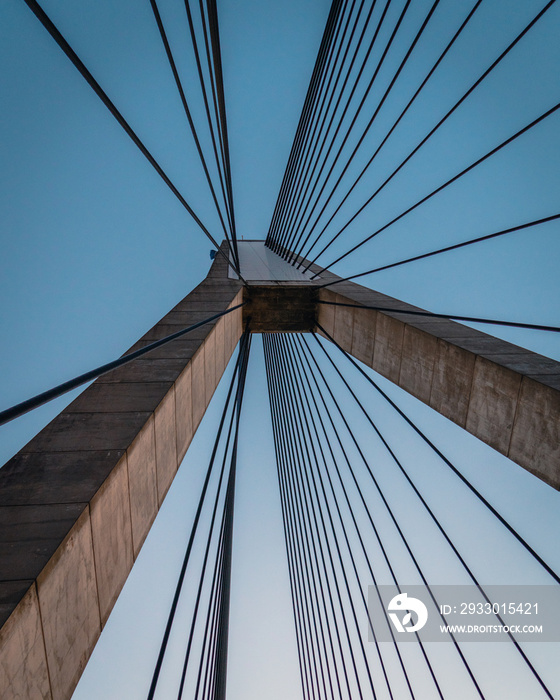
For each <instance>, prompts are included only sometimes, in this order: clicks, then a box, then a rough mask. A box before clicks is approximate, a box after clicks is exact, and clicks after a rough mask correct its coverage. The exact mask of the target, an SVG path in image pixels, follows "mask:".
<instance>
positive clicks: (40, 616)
mask: <svg viewBox="0 0 560 700" xmlns="http://www.w3.org/2000/svg"><path fill="white" fill-rule="evenodd" d="M31 588H33V589H34V591H35V597H36V598H37V611H38V613H39V624H40V625H41V639H42V640H43V653H44V655H45V668H46V669H47V679H48V683H49V691H50V694H51V698H54V695H53V686H52V681H51V670H50V668H49V657H48V655H47V643H46V641H45V628H44V625H43V611H42V610H41V602H40V600H39V590H38V589H37V579H35V581H33V585H32V586H31Z"/></svg>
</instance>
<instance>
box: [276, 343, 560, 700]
mask: <svg viewBox="0 0 560 700" xmlns="http://www.w3.org/2000/svg"><path fill="white" fill-rule="evenodd" d="M314 339H315V341H316V343H315V345H314V347H312V345H313V341H311V344H310V342H309V341H308V340H307V336H305V335H300V334H293V335H289V334H269V335H264V336H263V340H264V351H265V363H266V371H267V380H268V387H269V398H270V406H271V414H272V421H273V432H274V443H275V451H276V459H277V470H278V483H279V488H280V494H281V504H282V513H283V521H284V532H285V540H286V552H287V557H288V566H289V573H290V583H291V592H292V602H293V612H294V624H295V628H296V633H297V644H298V654H299V661H300V676H301V683H302V691H303V696H304V698H305V699H306V700H307V699H308V698H313V699H315V698H333V700H334V698H351V697H352V698H353V697H360V698H376V697H390V698H399V699H400V698H408V697H411V698H415V697H418V698H419V697H425V696H426V695H425V693H426V687H427V686H426V684H427V683H429V684H430V685H431V688H432V691H433V693H434V696H438V697H440V698H444V697H450V695H449V692H450V688H449V687H446V680H447V676H448V674H447V669H446V668H443V667H442V661H441V657H440V656H439V655H438V654H436V653H434V651H433V648H430V647H429V646H426V644H425V641H424V640H423V639H422V633H421V632H417V633H416V635H417V641H418V648H419V651H418V650H417V651H416V656H415V658H412V657H411V656H410V655H409V653H408V650H405V649H404V648H403V647H402V645H398V644H392V645H387V644H378V643H375V642H376V629H375V627H372V626H371V622H370V630H369V631H370V635H371V639H372V640H373V642H374V644H373V645H369V646H368V645H366V644H364V630H365V627H364V621H365V620H367V619H368V618H367V615H368V601H367V599H366V594H365V591H366V589H367V586H368V584H374V585H376V586H377V585H378V584H380V583H382V584H386V583H388V582H390V583H391V584H393V585H395V586H396V587H397V590H399V592H400V591H401V588H400V586H401V585H403V584H405V583H410V577H411V576H414V577H415V579H419V580H421V581H422V583H423V584H424V585H425V586H426V589H427V590H428V592H429V593H430V595H431V596H432V599H433V603H434V605H435V607H436V608H437V609H439V607H438V601H437V599H436V598H435V594H434V592H433V587H432V585H431V583H430V574H429V573H428V569H429V566H427V565H426V563H425V562H423V561H422V553H421V552H419V551H415V550H417V546H415V545H414V544H411V542H410V540H411V538H410V536H409V528H410V522H407V520H408V519H407V518H405V521H404V522H403V521H402V511H401V510H400V509H399V507H398V500H396V499H398V496H397V495H396V494H395V493H393V491H394V489H392V488H391V489H389V490H387V479H388V476H387V474H386V473H384V472H385V471H386V469H387V467H382V466H381V463H380V459H381V455H379V457H376V458H372V456H371V450H369V449H367V444H368V443H371V442H372V437H371V436H370V435H368V434H367V431H364V430H361V431H358V432H357V431H356V430H355V429H354V427H353V425H352V424H351V422H350V419H349V415H348V403H349V402H350V403H351V404H353V405H354V407H355V408H356V410H357V411H358V412H360V413H361V414H362V416H363V419H364V420H365V421H366V422H367V424H368V425H369V430H370V431H371V433H372V435H373V436H374V438H373V439H375V440H376V441H377V443H378V444H379V448H378V451H380V452H384V453H385V455H386V456H387V457H388V458H389V461H390V462H392V464H393V467H394V470H395V473H396V474H399V475H400V477H402V479H403V482H402V483H403V484H404V485H405V486H406V488H408V489H410V490H411V493H412V494H413V495H414V498H415V499H416V504H417V506H416V507H417V508H418V509H420V510H421V511H423V512H424V514H425V516H426V517H427V518H428V520H429V521H430V522H431V523H432V525H433V527H434V528H435V530H434V532H435V534H434V541H433V542H432V543H431V546H432V547H439V548H441V549H442V550H444V549H445V550H446V552H447V554H446V556H450V557H452V558H454V559H455V561H456V562H457V567H458V569H459V570H461V571H463V574H464V576H466V578H467V580H470V581H471V583H472V584H473V585H475V586H477V587H478V589H479V591H480V594H481V596H482V599H483V600H485V601H487V602H491V601H490V598H489V597H488V595H487V594H486V592H485V590H484V587H483V586H482V585H481V582H480V580H479V578H478V576H477V574H476V573H475V564H474V563H471V562H468V561H467V559H466V558H465V556H464V555H463V554H462V553H461V551H460V544H459V543H456V542H455V541H454V539H453V538H452V537H451V536H450V534H449V532H448V529H447V526H446V524H445V522H444V521H443V520H442V519H441V517H440V516H439V515H438V513H437V512H436V511H435V510H434V509H433V507H432V506H431V505H430V503H429V500H428V497H427V496H426V495H425V494H424V493H423V489H425V485H424V486H421V485H420V484H418V483H417V482H416V479H415V477H414V476H412V475H411V472H410V470H409V468H408V467H407V466H406V465H405V464H404V463H403V461H402V460H401V459H400V458H399V457H398V455H397V450H396V448H395V446H392V445H391V444H390V440H389V438H388V437H386V436H385V435H383V433H382V432H381V429H380V428H379V425H378V423H377V421H376V420H375V419H374V418H373V417H372V415H371V414H370V411H368V409H366V408H365V406H364V405H363V403H362V402H361V401H360V399H359V398H358V396H357V394H356V393H355V392H354V390H353V389H352V388H351V386H350V383H349V381H348V379H347V378H346V377H345V374H346V372H345V371H344V368H347V367H348V366H349V363H344V360H342V364H341V362H340V358H337V359H334V358H333V357H332V352H329V351H328V350H327V349H326V347H325V344H324V343H322V342H320V341H319V340H318V338H317V336H314ZM330 340H331V341H332V339H330ZM314 348H317V350H318V352H319V355H321V357H323V360H321V359H320V357H318V355H317V352H316V351H315V349H314ZM341 354H345V353H343V352H342V351H341ZM348 359H349V360H350V361H352V360H351V358H348ZM352 362H353V361H352ZM362 371H363V370H362ZM364 375H365V376H366V377H368V379H369V381H370V382H371V383H373V384H374V385H375V383H374V382H373V380H372V379H371V378H370V377H369V375H367V374H366V373H365V372H364ZM335 387H340V389H341V392H342V393H341V394H339V395H337V393H338V392H336V389H335ZM375 387H376V389H377V391H378V392H381V394H380V395H382V396H383V397H384V398H385V399H386V401H387V405H388V406H389V407H391V408H392V409H393V410H395V411H397V412H398V413H399V414H400V415H401V417H404V418H405V420H406V421H407V424H408V425H409V426H410V427H411V428H413V429H414V430H415V431H416V432H417V434H420V435H421V437H423V439H424V440H426V441H427V444H429V445H430V446H431V447H432V448H433V450H434V452H435V454H437V456H438V458H439V459H441V460H442V462H443V463H444V464H445V465H446V467H448V468H449V469H451V471H452V473H453V474H455V476H457V477H458V478H459V483H460V484H461V485H467V486H468V488H469V490H470V492H471V494H473V495H474V496H476V497H477V498H478V499H479V500H480V501H481V502H482V503H483V504H484V506H485V507H486V508H487V509H488V510H489V512H490V513H491V514H492V515H493V516H494V517H495V518H496V519H497V521H498V522H499V523H500V524H501V525H502V526H504V527H506V529H507V530H508V531H509V532H510V534H513V535H514V536H515V537H516V539H517V541H518V542H520V543H521V544H522V545H523V546H524V548H525V551H526V552H527V554H528V555H529V556H530V557H532V558H533V559H534V560H535V561H536V562H538V564H539V565H541V566H542V567H543V568H544V569H545V570H546V571H547V573H548V574H549V575H550V577H551V581H554V582H555V583H559V582H560V578H559V577H558V575H557V574H556V573H555V572H554V571H553V570H552V569H551V568H550V567H549V566H548V565H547V564H546V562H544V561H543V560H542V558H541V557H539V555H538V554H537V553H536V552H535V551H534V550H533V549H532V548H531V547H530V545H529V544H528V543H527V542H526V541H525V540H524V539H523V538H522V537H521V536H520V535H519V534H518V533H517V532H515V530H514V528H512V527H511V525H509V523H507V521H506V520H505V519H504V518H503V517H502V516H501V515H500V514H499V513H498V512H497V511H496V509H495V508H493V506H491V504H490V503H489V502H488V501H487V500H486V499H485V498H484V497H483V496H482V495H481V494H480V493H479V492H478V491H477V490H476V489H475V488H474V487H473V486H472V484H470V483H469V482H468V480H467V479H466V477H464V475H462V474H461V473H460V471H459V470H458V469H457V468H456V467H455V466H454V465H453V464H452V463H451V462H450V461H449V460H448V459H447V458H446V457H445V456H444V455H443V454H442V453H441V451H439V450H438V449H437V448H436V447H435V445H433V444H432V443H431V442H430V441H429V440H428V438H426V436H424V435H423V434H422V433H421V431H420V430H419V428H417V426H415V425H414V423H413V422H412V421H411V420H410V419H409V418H408V417H406V416H405V415H404V414H403V413H402V411H401V410H400V409H399V408H398V407H397V406H396V404H394V402H392V401H391V400H390V399H389V397H387V396H386V395H385V394H384V393H383V392H382V391H381V389H380V388H379V387H378V386H377V385H375ZM335 392H336V393H335ZM343 406H344V408H343ZM412 539H413V538H412ZM397 543H398V544H397ZM442 556H443V554H442ZM404 561H406V564H404V563H403V562H404ZM403 572H408V574H404V573H403ZM405 576H408V577H409V578H405ZM376 590H378V589H376ZM377 595H379V593H377ZM380 603H381V599H380ZM382 607H383V606H382ZM383 609H384V608H383ZM440 615H441V619H442V621H443V622H445V616H444V615H443V613H440ZM496 617H497V619H498V620H499V621H500V622H501V623H503V620H502V619H501V618H500V616H499V615H497V616H496ZM389 630H391V626H390V625H389ZM391 634H392V636H393V641H395V640H394V634H393V632H392V630H391ZM511 641H512V643H513V645H514V646H515V649H516V652H517V654H518V658H519V662H520V663H523V664H524V665H525V667H526V669H527V672H528V674H529V675H530V676H531V678H532V679H533V682H534V683H535V693H536V694H535V697H541V695H538V693H542V697H548V698H552V697H553V696H552V695H551V693H550V691H549V690H548V688H547V685H546V683H545V681H544V680H543V678H542V677H541V675H540V673H539V670H538V668H537V667H535V665H534V664H533V662H532V661H531V659H530V657H529V655H528V654H527V652H526V651H525V649H524V648H523V647H522V646H521V645H520V644H519V643H518V642H517V640H516V639H515V637H513V635H511ZM452 642H453V648H454V649H455V654H456V660H455V662H454V664H455V667H456V671H455V682H456V683H458V682H461V683H465V684H470V686H471V687H472V691H473V696H477V697H480V698H485V697H487V694H486V692H485V690H484V687H483V683H482V680H481V678H480V676H481V673H480V669H477V667H476V664H474V663H473V662H472V661H471V660H470V658H469V654H468V645H466V646H465V647H463V645H462V644H460V643H459V642H458V641H457V640H456V639H455V637H453V635H452ZM405 646H406V645H405ZM418 654H420V656H418ZM420 664H422V665H423V667H424V670H423V671H422V672H420V671H419V665H420ZM459 679H462V680H459ZM537 688H538V690H537Z"/></svg>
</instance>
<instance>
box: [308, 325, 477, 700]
mask: <svg viewBox="0 0 560 700" xmlns="http://www.w3.org/2000/svg"><path fill="white" fill-rule="evenodd" d="M298 342H299V345H300V346H301V348H302V349H303V348H304V347H305V350H306V351H307V354H309V356H310V357H311V359H312V360H313V363H314V366H315V369H316V370H317V371H318V373H319V376H320V377H321V380H322V382H323V384H324V386H325V388H326V390H327V393H328V395H329V396H330V398H331V401H332V402H333V404H334V406H335V407H336V410H337V412H338V415H339V416H340V418H341V419H342V422H343V423H344V426H345V428H346V430H347V432H348V434H349V435H350V437H351V439H352V443H353V444H354V446H355V448H356V449H357V451H358V454H359V455H360V458H361V461H362V463H363V465H364V466H365V468H366V470H367V472H368V474H369V475H370V478H371V479H372V481H373V483H374V486H375V487H376V490H377V493H378V494H379V496H380V497H381V500H382V502H383V504H384V505H385V508H386V509H387V512H388V514H389V516H390V518H391V520H392V522H393V525H394V526H395V529H396V530H397V532H398V534H399V536H400V538H401V540H402V541H403V544H404V546H405V548H406V550H407V551H408V554H409V556H410V558H411V560H412V562H413V563H414V565H415V567H416V569H417V571H418V573H419V574H420V577H421V578H422V580H423V581H424V583H425V585H426V587H427V588H428V590H429V591H430V596H431V597H432V600H433V601H434V604H435V603H436V600H435V597H434V596H433V593H432V592H431V589H430V587H429V584H428V582H427V580H426V578H425V577H424V574H423V571H422V568H421V567H420V565H419V563H418V561H417V559H416V558H415V556H414V554H413V552H412V550H411V548H410V546H409V544H408V542H407V540H406V538H405V536H404V533H403V532H402V530H401V528H400V526H399V524H398V521H397V519H396V517H395V515H394V514H393V511H392V509H391V507H390V506H389V504H388V502H387V499H386V498H385V495H384V494H383V491H382V490H381V487H380V486H379V483H378V482H377V479H376V478H375V476H374V474H373V471H372V469H371V467H370V465H369V463H368V461H367V459H366V457H365V455H364V453H363V451H362V449H361V447H360V445H359V443H358V440H357V438H356V436H355V434H354V431H353V430H352V428H351V426H350V424H349V423H348V421H347V419H346V417H345V416H344V412H343V410H342V408H341V407H340V402H339V401H337V399H336V398H335V396H334V393H333V391H332V389H331V387H330V385H329V383H328V382H327V380H326V377H325V375H324V373H323V371H322V370H321V368H320V366H319V364H318V362H317V359H316V358H315V357H314V355H313V353H312V352H311V348H310V347H309V345H308V343H307V340H305V338H304V339H303V341H302V340H301V339H299V338H298ZM303 343H305V346H304V345H303ZM303 357H304V358H305V360H306V363H307V366H308V367H309V369H310V370H311V372H310V373H311V376H312V377H313V380H314V382H315V385H316V386H317V389H318V392H319V395H320V396H321V400H322V402H323V405H324V406H325V408H326V411H327V414H328V415H329V419H330V420H331V423H332V425H333V427H334V422H333V419H332V417H331V415H330V411H329V410H328V407H327V404H326V401H325V399H324V396H323V392H322V391H321V389H319V384H318V382H317V379H316V377H315V374H314V371H313V368H312V366H311V363H310V361H309V359H308V357H307V356H306V354H305V352H304V353H303ZM334 430H335V434H337V438H338V440H339V443H340V445H341V447H342V442H341V440H340V437H339V436H338V432H337V431H336V428H334ZM342 451H343V454H344V455H345V459H346V464H347V466H348V469H349V471H350V474H351V475H352V479H353V481H354V485H355V486H356V489H357V491H358V494H359V495H360V499H361V502H362V505H363V507H364V510H365V512H366V515H367V517H368V520H369V523H370V525H371V527H372V530H373V532H374V534H375V537H376V540H377V543H378V545H379V548H380V550H381V553H382V554H383V558H384V560H385V563H386V565H387V567H388V569H389V572H390V574H391V578H392V579H393V581H394V584H395V586H396V588H397V589H398V590H399V592H400V591H401V587H400V585H399V583H398V580H397V576H396V573H395V571H394V568H393V565H392V564H391V560H390V558H389V555H388V553H387V549H386V547H385V545H384V544H383V541H382V539H381V536H380V534H379V531H378V528H377V526H376V525H375V522H374V520H373V516H372V514H371V509H370V507H369V506H368V504H367V502H366V499H365V497H364V495H363V491H362V488H361V487H360V484H359V481H358V479H357V477H356V474H355V471H354V469H353V467H352V464H351V462H350V460H349V458H348V456H347V454H346V450H344V448H343V447H342ZM336 469H337V473H338V467H336ZM339 479H340V480H341V482H342V478H341V477H340V475H339ZM372 578H373V580H374V581H375V577H374V576H373V574H372ZM382 607H383V608H384V605H382ZM441 617H442V619H443V620H444V622H445V618H444V616H443V615H441ZM389 627H390V626H389ZM415 635H416V638H417V641H418V643H419V644H420V648H421V651H422V654H423V656H424V660H425V661H426V664H427V666H428V670H429V672H430V675H431V678H432V680H433V682H434V685H435V687H436V690H437V692H438V695H439V696H440V698H442V700H443V695H442V691H441V688H440V685H439V683H438V681H437V677H436V674H435V670H434V668H433V666H432V664H431V662H430V660H429V658H428V655H427V652H426V649H425V648H424V645H423V643H422V640H421V639H420V636H419V634H418V633H417V632H416V633H415ZM450 636H451V638H452V641H453V642H454V645H455V647H456V650H457V652H458V653H459V656H460V658H461V661H462V662H463V664H464V665H465V668H466V669H467V671H468V672H469V675H471V677H472V674H471V672H470V670H469V666H468V662H467V661H466V659H465V658H464V656H463V654H462V652H461V650H460V648H459V646H458V644H457V642H456V640H455V638H454V636H453V634H450ZM475 686H477V684H476V682H475ZM477 687H478V686H477Z"/></svg>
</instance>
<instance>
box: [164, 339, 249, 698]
mask: <svg viewBox="0 0 560 700" xmlns="http://www.w3.org/2000/svg"><path fill="white" fill-rule="evenodd" d="M245 340H247V339H245ZM247 347H248V343H247ZM247 355H248V349H246V350H245V352H244V353H243V360H242V367H241V371H242V370H243V366H244V364H245V358H246V356H247ZM239 386H240V382H238V388H237V392H236V394H237V395H238V394H239ZM228 398H229V397H228ZM235 415H236V411H235V410H233V411H232V414H231V418H230V421H229V428H228V432H227V436H226V439H225V443H224V455H223V459H222V466H221V469H220V476H219V480H218V485H217V487H216V497H215V500H214V507H213V510H212V517H211V520H210V526H209V532H210V535H209V538H208V541H207V544H206V550H205V553H204V559H203V564H202V572H203V573H202V575H201V577H200V581H199V587H198V591H197V595H196V600H195V605H194V612H193V622H192V625H191V629H190V632H189V639H188V642H187V648H186V652H185V659H184V663H183V670H182V673H181V682H180V685H179V693H178V696H177V700H180V699H181V696H182V694H183V687H184V683H185V678H186V673H187V665H188V662H189V658H190V652H191V647H192V643H193V638H194V631H195V625H196V620H197V615H198V608H199V605H200V599H201V596H202V586H203V582H204V571H205V569H206V562H207V559H208V554H209V549H210V544H211V534H212V532H213V530H214V523H215V520H216V515H217V511H218V504H219V501H220V494H221V492H222V483H223V480H224V475H225V471H226V462H227V456H228V452H229V445H230V441H231V435H232V432H233V429H234V423H235ZM226 491H227V489H226ZM224 504H225V499H224ZM225 520H226V509H225V505H224V512H223V514H222V522H221V526H220V542H221V541H222V540H223V538H224V536H225V535H224V533H225V527H226V525H225ZM222 554H223V552H222Z"/></svg>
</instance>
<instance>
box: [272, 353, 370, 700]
mask: <svg viewBox="0 0 560 700" xmlns="http://www.w3.org/2000/svg"><path fill="white" fill-rule="evenodd" d="M277 342H278V341H277ZM280 371H281V373H282V377H283V381H282V384H283V386H284V387H285V386H286V384H287V382H286V376H285V363H282V364H280ZM286 392H287V397H288V399H287V400H288V409H289V415H290V416H291V420H292V424H294V425H295V427H296V437H297V444H298V449H299V454H300V455H301V458H302V459H301V461H300V462H299V464H298V472H297V474H299V478H300V480H301V482H302V483H303V477H305V484H306V485H307V490H306V489H305V487H304V486H303V485H302V487H301V488H302V491H303V495H304V501H305V508H306V511H307V513H308V518H309V519H310V515H309V504H308V499H307V495H306V494H307V492H309V494H310V495H311V494H312V493H315V499H316V501H317V503H319V495H318V491H317V484H316V480H315V475H314V472H313V470H312V469H309V472H310V473H311V478H312V481H313V489H312V487H311V482H310V480H309V473H308V470H306V469H303V467H302V464H301V462H303V463H304V464H309V465H311V464H312V461H314V462H315V463H316V464H317V453H316V451H315V446H314V444H313V442H311V443H309V444H308V442H307V441H306V440H305V439H304V436H303V421H302V419H301V411H300V406H299V405H298V403H297V401H296V400H295V397H294V393H293V389H292V387H291V386H290V385H289V384H288V389H286ZM300 426H301V430H300ZM310 448H311V452H310ZM311 453H312V454H313V460H312V457H311ZM311 503H312V505H313V500H311ZM325 505H326V509H327V513H328V515H329V522H330V525H331V528H333V531H334V524H333V521H332V515H331V513H330V508H329V505H328V502H327V503H325ZM318 512H319V521H320V523H321V528H319V522H318V521H317V513H316V511H315V508H314V507H312V510H311V513H312V514H313V522H314V525H315V532H316V533H317V537H318V545H319V550H320V551H321V552H323V540H324V544H325V545H326V550H327V554H328V560H329V565H330V569H331V571H332V572H333V575H334V580H335V584H336V586H335V587H336V590H337V598H338V602H339V606H340V608H341V611H344V604H343V602H342V596H341V593H340V590H339V586H338V579H337V577H336V567H335V563H334V559H333V553H332V548H331V544H330V540H329V537H328V534H327V532H328V530H327V526H326V523H325V519H324V515H323V512H322V510H321V509H320V508H319V511H318ZM310 522H311V520H310ZM321 532H323V533H324V538H323V537H321V535H320V533H321ZM333 542H334V547H335V550H336V554H337V557H338V561H339V563H340V567H341V571H342V578H343V581H344V589H345V591H346V596H347V598H348V600H349V602H350V610H351V612H352V619H353V622H354V626H355V628H356V632H357V636H358V642H359V647H360V651H361V655H362V658H363V661H364V665H365V670H366V673H367V677H368V681H369V686H370V689H371V692H372V694H373V697H374V698H375V697H376V692H375V687H374V684H373V678H372V676H371V670H370V668H369V664H368V662H367V655H366V653H365V648H364V646H363V640H362V638H361V635H360V625H359V622H358V619H357V616H356V611H355V609H354V607H353V606H352V602H351V601H352V595H351V591H350V585H349V582H348V577H347V575H346V570H345V568H344V563H343V559H342V554H341V552H340V547H339V544H338V541H337V539H336V537H335V538H334V540H333ZM322 556H323V555H322ZM343 620H344V624H345V626H346V617H345V615H344V613H343ZM348 640H349V637H348ZM349 645H350V646H351V643H350V641H349ZM350 656H351V660H352V665H353V667H354V673H355V676H356V680H357V682H358V688H359V693H360V697H363V692H362V689H361V683H360V681H359V676H358V671H357V668H356V659H355V656H354V654H351V655H350Z"/></svg>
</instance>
